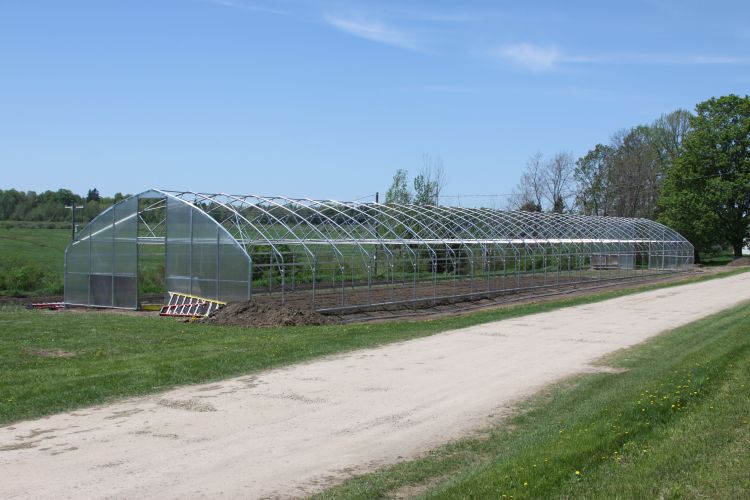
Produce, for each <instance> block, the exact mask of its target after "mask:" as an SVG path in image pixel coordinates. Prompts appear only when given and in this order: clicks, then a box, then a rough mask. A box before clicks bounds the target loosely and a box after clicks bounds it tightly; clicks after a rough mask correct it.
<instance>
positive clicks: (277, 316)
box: [202, 301, 331, 327]
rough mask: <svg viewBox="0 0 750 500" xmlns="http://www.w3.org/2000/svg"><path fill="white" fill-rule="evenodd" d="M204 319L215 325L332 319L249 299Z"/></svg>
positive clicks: (297, 323) (267, 324) (310, 322)
mask: <svg viewBox="0 0 750 500" xmlns="http://www.w3.org/2000/svg"><path fill="white" fill-rule="evenodd" d="M202 321H204V322H205V323H210V324H213V325H225V326H246V327H259V326H260V327H271V326H301V325H324V324H327V323H330V322H331V319H330V318H328V317H326V316H324V315H322V314H320V313H317V312H315V311H312V310H310V309H298V308H293V307H284V306H277V305H275V304H259V303H257V302H254V301H249V302H235V303H232V304H227V305H226V306H225V307H223V308H221V309H219V310H218V311H216V312H214V313H213V314H211V315H210V316H209V317H208V318H206V319H204V320H202Z"/></svg>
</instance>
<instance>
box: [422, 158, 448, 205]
mask: <svg viewBox="0 0 750 500" xmlns="http://www.w3.org/2000/svg"><path fill="white" fill-rule="evenodd" d="M447 182H448V176H447V174H446V173H445V167H444V166H443V159H442V158H440V157H439V156H438V157H437V158H433V157H432V155H431V154H429V153H424V154H423V155H422V169H421V170H420V172H419V174H418V175H417V176H416V177H415V178H414V203H415V204H417V205H438V204H439V202H440V193H442V192H443V189H445V185H446V184H447Z"/></svg>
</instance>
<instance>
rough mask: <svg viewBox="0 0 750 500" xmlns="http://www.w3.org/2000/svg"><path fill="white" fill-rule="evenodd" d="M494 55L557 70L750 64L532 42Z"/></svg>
mask: <svg viewBox="0 0 750 500" xmlns="http://www.w3.org/2000/svg"><path fill="white" fill-rule="evenodd" d="M488 53H489V55H490V57H492V58H494V59H497V60H500V61H502V62H504V63H507V64H511V65H513V66H516V67H520V68H522V69H525V70H528V71H535V72H546V71H554V70H557V69H560V68H562V67H563V66H565V65H573V64H633V65H637V64H640V65H662V66H678V65H685V66H687V65H693V66H698V65H746V64H750V59H748V58H742V57H735V56H724V55H704V54H687V55H681V54H664V53H633V52H623V53H603V54H571V53H566V52H563V51H562V50H561V49H559V48H558V47H556V46H554V45H548V46H542V45H534V44H531V43H518V44H509V45H501V46H498V47H494V48H492V49H490V50H489V52H488Z"/></svg>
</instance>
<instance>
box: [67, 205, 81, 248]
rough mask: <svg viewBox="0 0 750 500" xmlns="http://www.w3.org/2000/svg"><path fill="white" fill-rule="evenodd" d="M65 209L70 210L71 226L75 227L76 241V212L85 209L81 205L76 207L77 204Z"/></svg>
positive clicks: (74, 236)
mask: <svg viewBox="0 0 750 500" xmlns="http://www.w3.org/2000/svg"><path fill="white" fill-rule="evenodd" d="M65 208H67V209H70V220H71V224H72V226H73V233H72V234H73V239H74V240H75V239H76V210H77V209H79V208H83V207H82V206H80V205H78V206H77V205H76V204H75V203H73V204H71V205H70V206H68V205H66V206H65Z"/></svg>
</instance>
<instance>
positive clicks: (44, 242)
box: [0, 227, 70, 277]
mask: <svg viewBox="0 0 750 500" xmlns="http://www.w3.org/2000/svg"><path fill="white" fill-rule="evenodd" d="M68 243H70V230H69V229H25V228H4V227H0V256H1V257H5V256H8V255H25V256H27V257H29V258H32V259H33V260H34V261H36V262H38V263H39V265H41V266H43V267H44V268H45V269H48V270H49V271H50V272H53V273H56V274H59V275H60V276H61V277H62V273H63V263H64V256H65V247H67V246H68Z"/></svg>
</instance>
